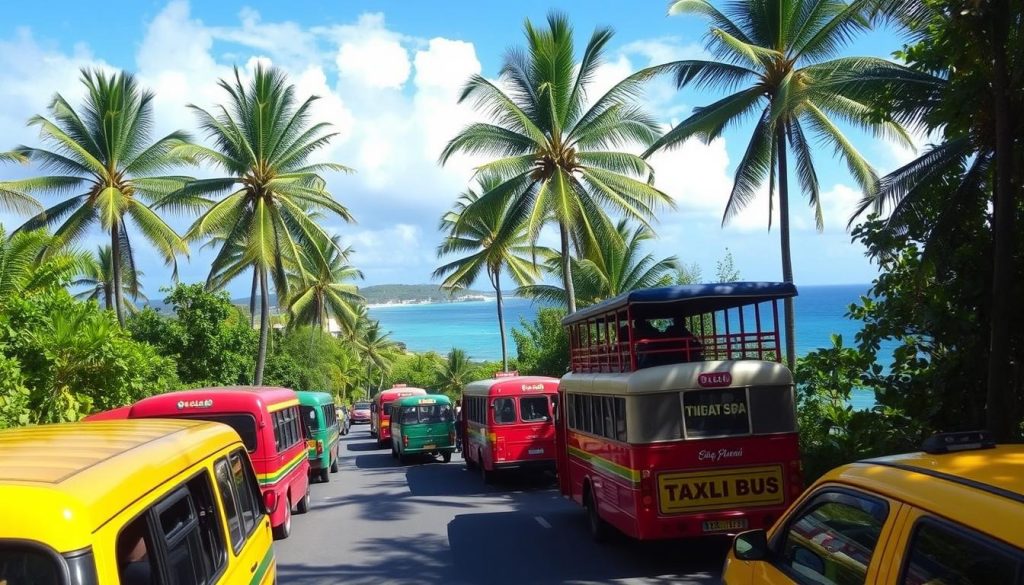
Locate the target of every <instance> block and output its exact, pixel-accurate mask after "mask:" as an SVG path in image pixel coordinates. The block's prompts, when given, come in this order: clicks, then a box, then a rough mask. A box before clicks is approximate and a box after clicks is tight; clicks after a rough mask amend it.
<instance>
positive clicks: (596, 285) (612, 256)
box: [516, 220, 680, 306]
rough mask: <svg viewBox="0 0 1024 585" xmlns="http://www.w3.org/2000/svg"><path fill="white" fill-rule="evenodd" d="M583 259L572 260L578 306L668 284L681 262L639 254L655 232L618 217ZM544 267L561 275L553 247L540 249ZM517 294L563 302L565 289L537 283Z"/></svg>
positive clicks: (560, 264) (559, 260)
mask: <svg viewBox="0 0 1024 585" xmlns="http://www.w3.org/2000/svg"><path fill="white" fill-rule="evenodd" d="M606 233H607V235H605V236H602V237H601V239H600V240H599V241H598V243H597V249H594V250H589V251H588V253H587V254H586V255H585V257H584V258H582V259H579V260H577V259H575V258H574V259H572V260H571V262H572V267H573V272H572V278H573V290H574V291H575V293H576V300H577V302H578V303H579V304H580V305H583V306H588V305H592V304H594V303H597V302H600V301H603V300H605V299H609V298H611V297H614V296H617V295H619V294H622V293H624V292H628V291H631V290H637V289H641V288H650V287H654V286H667V285H669V284H671V283H672V282H673V281H674V279H675V275H676V272H677V271H679V270H680V264H679V261H678V259H677V258H676V257H675V256H669V257H668V258H662V259H661V260H656V259H655V258H654V255H653V254H644V255H641V250H640V248H641V246H642V244H643V243H644V242H646V241H648V240H651V239H653V238H654V233H653V232H652V231H651V230H650V229H648V228H647V227H645V226H643V225H638V226H633V227H630V225H629V223H628V222H626V220H620V221H619V223H618V224H617V225H616V226H615V228H614V229H613V230H606ZM540 255H541V256H542V257H545V258H546V262H545V266H546V267H547V270H548V271H549V272H550V273H552V274H557V275H559V276H561V272H560V271H561V266H562V259H561V258H560V257H559V254H558V252H556V251H554V250H550V249H548V250H542V251H541V252H540ZM516 294H518V295H520V296H525V297H530V298H533V299H538V300H543V301H549V302H556V303H564V302H565V296H566V294H565V289H564V288H561V287H557V286H551V285H545V284H539V285H532V286H523V287H520V288H519V289H518V290H517V291H516Z"/></svg>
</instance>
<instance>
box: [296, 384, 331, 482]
mask: <svg viewBox="0 0 1024 585" xmlns="http://www.w3.org/2000/svg"><path fill="white" fill-rule="evenodd" d="M296 394H298V395H299V409H300V410H301V411H302V422H303V423H304V424H305V425H306V430H307V434H306V439H307V440H306V452H307V453H308V455H309V474H310V475H312V476H314V477H319V478H320V481H321V482H328V481H331V476H330V475H328V470H330V473H337V472H338V455H339V453H338V451H339V449H340V447H339V446H338V445H339V443H340V440H341V428H340V427H339V425H338V413H337V412H336V411H335V410H334V397H333V396H331V395H330V394H328V393H327V392H308V391H298V392H296Z"/></svg>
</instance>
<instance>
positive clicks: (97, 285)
mask: <svg viewBox="0 0 1024 585" xmlns="http://www.w3.org/2000/svg"><path fill="white" fill-rule="evenodd" d="M113 257H114V254H113V251H112V250H111V249H110V246H100V247H99V248H98V249H97V250H96V256H95V257H94V258H92V259H91V260H92V261H91V262H89V263H88V264H87V265H86V266H85V270H83V271H82V274H80V275H79V278H78V279H76V280H74V281H73V282H72V283H71V286H74V287H79V286H84V287H85V290H83V291H82V292H80V293H78V294H76V295H75V298H77V299H82V300H87V301H93V300H94V301H101V300H102V301H103V306H104V308H106V309H107V310H110V309H112V308H113V306H114V258H113ZM121 275H122V278H123V279H124V282H123V283H122V284H121V286H122V291H121V295H122V297H130V298H131V301H129V300H127V299H124V303H125V306H126V307H127V308H128V310H129V311H134V310H135V305H134V304H133V301H136V302H137V301H139V300H140V299H141V300H142V301H146V300H148V299H147V298H146V295H144V294H142V282H141V281H140V279H139V277H141V276H142V271H141V270H136V269H133V268H132V267H131V266H127V265H125V266H122V267H121Z"/></svg>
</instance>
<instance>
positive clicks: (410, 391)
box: [370, 386, 427, 447]
mask: <svg viewBox="0 0 1024 585" xmlns="http://www.w3.org/2000/svg"><path fill="white" fill-rule="evenodd" d="M426 395H427V391H426V390H424V389H423V388H413V387H411V386H395V387H394V388H391V389H389V390H384V391H382V392H381V393H379V394H377V396H375V397H374V398H373V404H371V405H370V434H371V435H373V436H375V437H377V446H378V447H384V446H385V445H387V444H388V441H390V440H391V405H392V403H393V402H394V401H396V400H398V399H399V398H405V397H406V396H426Z"/></svg>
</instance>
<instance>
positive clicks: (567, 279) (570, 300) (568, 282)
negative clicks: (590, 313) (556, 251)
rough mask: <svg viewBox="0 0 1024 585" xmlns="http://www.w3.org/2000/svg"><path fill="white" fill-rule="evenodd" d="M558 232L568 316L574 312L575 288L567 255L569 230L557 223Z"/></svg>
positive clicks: (568, 252) (569, 252) (570, 263)
mask: <svg viewBox="0 0 1024 585" xmlns="http://www.w3.org/2000/svg"><path fill="white" fill-rule="evenodd" d="M558 232H559V235H560V236H561V239H562V282H563V285H564V286H565V308H566V310H567V311H568V312H569V314H570V315H572V314H573V313H575V312H576V288H575V287H574V286H573V285H572V262H570V259H569V255H570V254H571V253H572V252H571V251H570V250H569V229H568V228H567V227H566V225H565V224H564V223H561V222H559V223H558Z"/></svg>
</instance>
